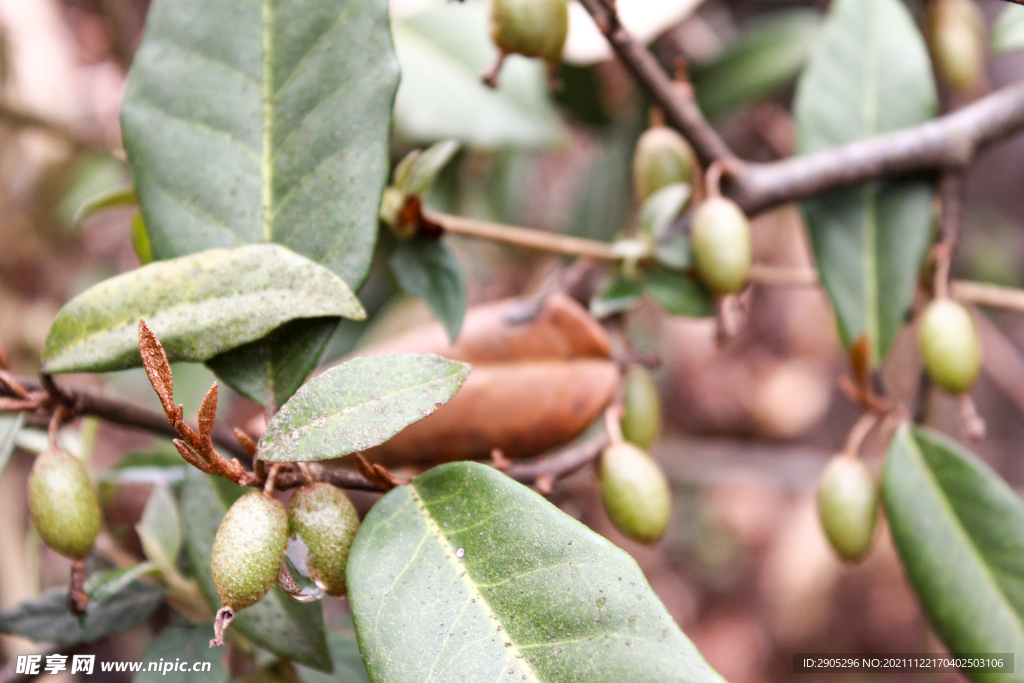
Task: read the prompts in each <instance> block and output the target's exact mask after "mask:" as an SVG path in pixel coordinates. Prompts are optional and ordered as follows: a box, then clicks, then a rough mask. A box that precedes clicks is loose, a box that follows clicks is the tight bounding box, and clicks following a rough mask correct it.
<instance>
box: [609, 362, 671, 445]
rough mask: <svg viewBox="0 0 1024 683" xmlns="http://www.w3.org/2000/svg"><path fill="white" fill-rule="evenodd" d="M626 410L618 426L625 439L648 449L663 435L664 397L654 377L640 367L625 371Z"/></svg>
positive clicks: (624, 399) (624, 400)
mask: <svg viewBox="0 0 1024 683" xmlns="http://www.w3.org/2000/svg"><path fill="white" fill-rule="evenodd" d="M625 382H626V384H625V396H624V398H623V401H622V403H623V407H624V408H625V411H624V412H623V415H622V420H621V421H620V422H619V426H620V427H621V428H622V436H623V438H625V439H626V441H629V442H630V443H633V444H636V445H637V446H639V447H640V448H649V447H650V445H651V444H652V443H654V442H655V441H657V440H658V436H660V435H661V395H660V394H659V393H658V387H657V385H655V383H654V378H653V377H651V373H649V372H648V371H647V368H645V367H644V366H642V365H640V364H633V365H630V366H629V368H627V370H626V378H625Z"/></svg>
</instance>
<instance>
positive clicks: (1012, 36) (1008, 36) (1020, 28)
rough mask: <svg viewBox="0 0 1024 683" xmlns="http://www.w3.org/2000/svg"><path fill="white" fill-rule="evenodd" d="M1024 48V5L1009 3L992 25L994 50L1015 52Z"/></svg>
mask: <svg viewBox="0 0 1024 683" xmlns="http://www.w3.org/2000/svg"><path fill="white" fill-rule="evenodd" d="M1021 48H1024V7H1022V6H1020V5H1011V4H1009V3H1007V5H1006V6H1005V7H1003V11H1002V12H1000V13H999V18H998V19H996V23H995V24H993V25H992V50H993V52H1013V51H1014V50H1020V49H1021Z"/></svg>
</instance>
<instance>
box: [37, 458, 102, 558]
mask: <svg viewBox="0 0 1024 683" xmlns="http://www.w3.org/2000/svg"><path fill="white" fill-rule="evenodd" d="M28 507H29V511H30V512H31V513H32V522H33V523H34V524H35V527H36V531H38V532H39V536H40V538H42V539H43V543H45V544H46V545H48V546H49V547H51V548H53V549H54V550H56V551H57V552H58V553H60V554H61V555H64V556H66V557H70V558H72V559H75V560H80V559H82V558H83V557H85V556H86V555H87V554H89V550H91V549H92V544H93V542H94V541H95V540H96V534H98V533H99V532H100V522H101V519H100V504H99V501H97V500H96V494H95V493H94V492H93V490H92V485H91V484H90V483H89V475H88V473H86V471H85V467H84V466H83V465H82V463H81V462H80V461H79V460H78V458H76V457H74V456H73V455H71V454H70V453H66V452H64V451H60V450H50V451H46V452H45V453H43V454H42V455H40V456H39V457H37V458H36V461H35V464H34V465H33V466H32V472H31V474H29V476H28Z"/></svg>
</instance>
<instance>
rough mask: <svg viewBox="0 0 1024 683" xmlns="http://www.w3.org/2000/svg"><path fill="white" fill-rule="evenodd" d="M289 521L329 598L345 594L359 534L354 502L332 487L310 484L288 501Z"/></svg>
mask: <svg viewBox="0 0 1024 683" xmlns="http://www.w3.org/2000/svg"><path fill="white" fill-rule="evenodd" d="M288 522H289V525H290V527H291V534H292V536H297V537H298V538H299V539H300V540H301V541H302V542H303V543H304V544H305V545H306V550H307V552H308V555H307V560H306V566H307V568H308V571H309V578H311V579H313V581H314V582H315V583H316V585H317V586H319V587H320V590H322V591H323V592H324V593H327V595H333V596H335V597H341V596H342V595H345V566H346V565H347V564H348V552H349V550H350V549H351V548H352V541H354V540H355V538H356V532H357V531H359V515H358V514H357V513H356V509H355V507H354V506H353V505H352V501H350V500H349V499H348V496H346V495H345V494H344V493H342V492H341V491H340V490H339V489H338V488H336V487H334V486H331V485H330V484H323V483H317V484H306V485H305V486H302V487H300V488H299V489H298V490H297V491H296V492H295V493H293V494H292V498H291V500H290V501H288Z"/></svg>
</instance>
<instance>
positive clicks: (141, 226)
mask: <svg viewBox="0 0 1024 683" xmlns="http://www.w3.org/2000/svg"><path fill="white" fill-rule="evenodd" d="M128 236H129V237H130V238H131V240H132V248H134V249H135V256H136V257H137V258H138V259H139V265H143V266H144V265H146V264H148V263H152V262H153V246H152V245H151V244H150V243H149V235H147V234H146V222H145V221H143V220H142V212H140V211H136V212H135V213H134V214H132V218H131V220H130V221H129V222H128Z"/></svg>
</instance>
